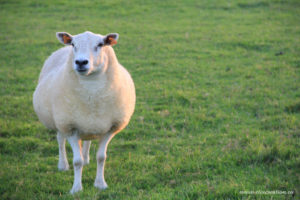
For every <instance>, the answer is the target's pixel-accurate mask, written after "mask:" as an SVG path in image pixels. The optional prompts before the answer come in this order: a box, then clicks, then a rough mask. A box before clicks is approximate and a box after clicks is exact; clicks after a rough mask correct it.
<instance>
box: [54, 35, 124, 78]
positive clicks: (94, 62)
mask: <svg viewBox="0 0 300 200" xmlns="http://www.w3.org/2000/svg"><path fill="white" fill-rule="evenodd" d="M56 37H57V38H58V40H59V41H60V42H61V43H63V44H65V45H72V46H73V55H74V56H73V58H74V59H73V69H74V70H75V71H76V72H77V74H79V75H84V76H88V75H90V74H93V73H95V72H99V71H101V69H102V67H103V66H104V61H105V60H104V57H103V54H102V47H103V46H105V45H114V44H116V43H117V40H118V37H119V35H118V34H117V33H110V34H108V35H106V36H102V35H99V34H94V33H91V32H84V33H81V34H78V35H75V36H72V35H70V34H69V33H66V32H58V33H56Z"/></svg>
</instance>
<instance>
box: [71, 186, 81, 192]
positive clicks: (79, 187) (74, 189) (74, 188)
mask: <svg viewBox="0 0 300 200" xmlns="http://www.w3.org/2000/svg"><path fill="white" fill-rule="evenodd" d="M79 191H82V185H74V186H73V187H72V189H71V190H70V193H71V194H75V193H76V192H79Z"/></svg>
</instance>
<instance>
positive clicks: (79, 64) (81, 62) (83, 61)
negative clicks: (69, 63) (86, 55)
mask: <svg viewBox="0 0 300 200" xmlns="http://www.w3.org/2000/svg"><path fill="white" fill-rule="evenodd" d="M75 63H76V65H78V66H80V67H81V66H84V65H86V64H88V63H89V61H88V60H76V61H75Z"/></svg>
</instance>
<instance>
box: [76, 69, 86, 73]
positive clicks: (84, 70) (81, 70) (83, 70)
mask: <svg viewBox="0 0 300 200" xmlns="http://www.w3.org/2000/svg"><path fill="white" fill-rule="evenodd" d="M77 71H78V72H80V73H82V72H86V71H87V69H78V70H77Z"/></svg>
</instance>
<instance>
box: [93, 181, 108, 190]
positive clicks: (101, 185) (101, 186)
mask: <svg viewBox="0 0 300 200" xmlns="http://www.w3.org/2000/svg"><path fill="white" fill-rule="evenodd" d="M94 186H95V187H96V188H98V189H99V190H105V189H107V188H108V186H107V184H106V183H105V181H104V182H100V181H95V183H94Z"/></svg>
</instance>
